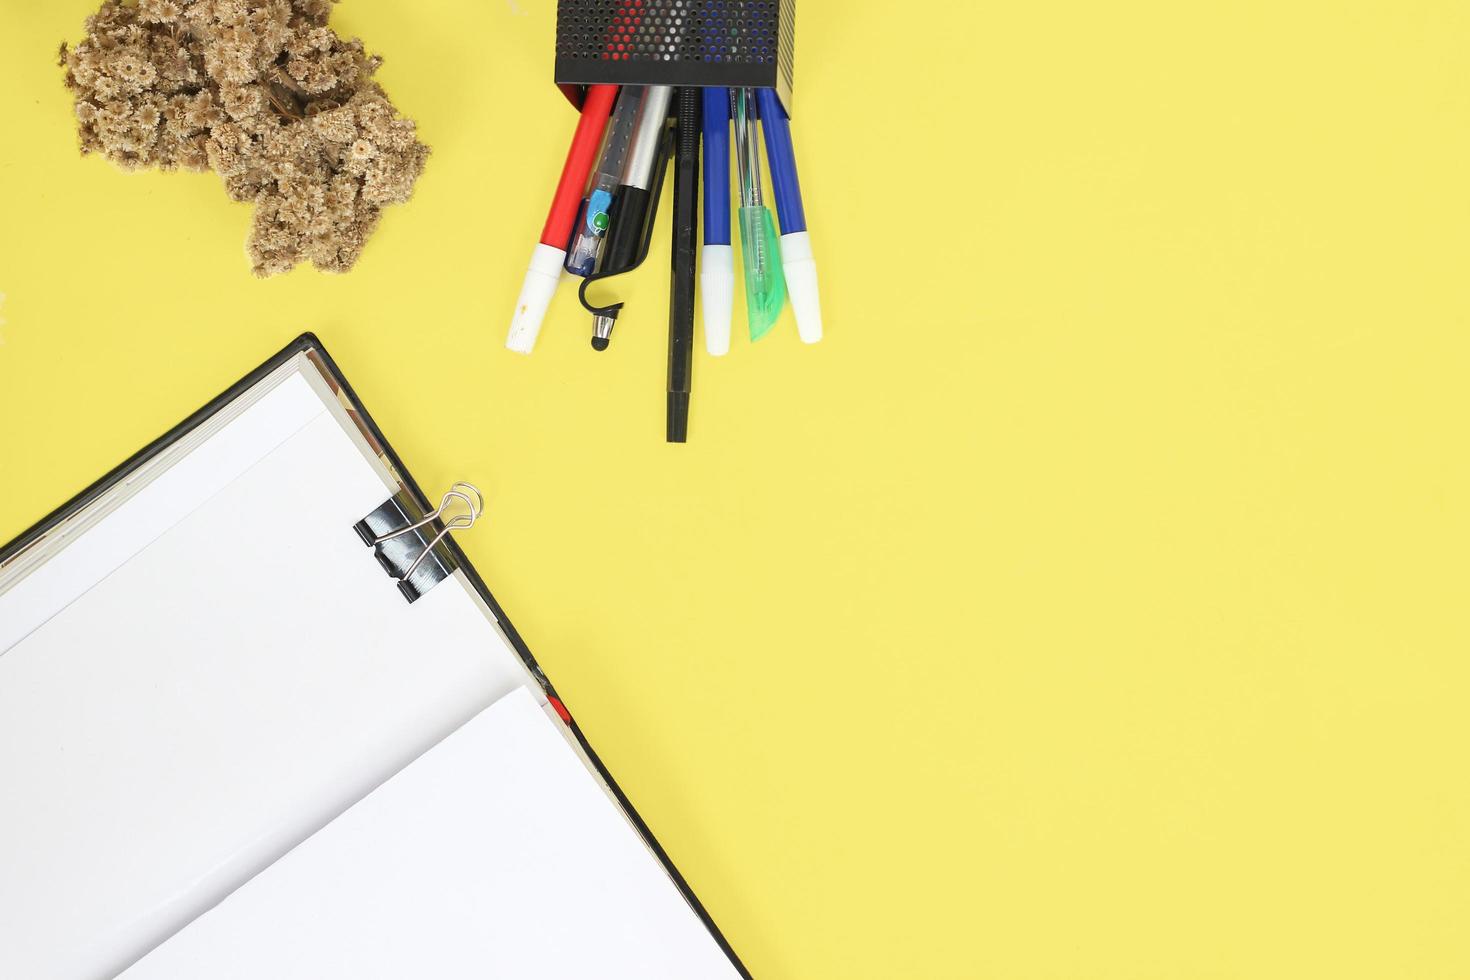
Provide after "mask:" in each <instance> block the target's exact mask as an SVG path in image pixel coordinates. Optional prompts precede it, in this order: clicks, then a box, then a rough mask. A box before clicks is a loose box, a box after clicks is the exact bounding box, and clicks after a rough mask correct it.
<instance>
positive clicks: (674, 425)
mask: <svg viewBox="0 0 1470 980" xmlns="http://www.w3.org/2000/svg"><path fill="white" fill-rule="evenodd" d="M677 99H678V114H677V116H676V123H675V125H676V126H677V132H676V133H675V135H674V138H675V151H674V248H673V253H674V255H673V276H672V281H671V283H670V287H669V397H668V441H669V442H684V441H685V440H687V439H688V437H689V392H690V387H691V385H690V382H691V380H692V379H691V375H692V374H693V372H694V262H695V255H696V252H697V250H698V244H697V242H698V233H697V227H696V226H697V224H698V220H699V125H700V107H701V104H702V102H703V98H702V96H701V95H700V91H699V89H697V88H691V87H686V88H681V89H679V93H678V95H677Z"/></svg>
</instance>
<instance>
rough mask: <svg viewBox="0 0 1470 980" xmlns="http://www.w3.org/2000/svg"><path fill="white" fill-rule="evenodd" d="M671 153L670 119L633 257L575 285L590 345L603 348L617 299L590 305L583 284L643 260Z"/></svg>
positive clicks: (619, 305)
mask: <svg viewBox="0 0 1470 980" xmlns="http://www.w3.org/2000/svg"><path fill="white" fill-rule="evenodd" d="M673 156H674V127H673V124H672V123H670V124H668V125H666V126H665V127H664V131H663V135H662V136H661V137H660V139H659V144H658V156H657V157H655V158H654V163H653V175H652V176H653V179H652V186H651V187H650V188H649V194H648V206H647V207H646V208H645V209H644V214H643V223H642V225H641V227H642V229H643V237H642V239H641V241H640V242H639V244H638V252H637V254H636V255H635V256H634V258H633V261H632V262H631V263H629V264H628V265H626V266H624V267H622V268H614V269H598V270H597V271H596V272H594V273H592V275H590V276H588V277H587V278H585V279H583V280H582V285H581V286H580V287H579V288H578V289H577V298H578V299H579V300H581V302H582V308H583V309H585V310H586V311H587V312H588V313H591V314H592V346H593V348H595V349H596V350H607V345H608V340H609V338H610V337H611V336H612V328H613V325H614V324H616V323H617V320H618V314H619V313H621V312H622V309H623V304H622V303H621V302H618V303H613V304H611V305H609V306H593V305H592V303H591V302H590V301H589V300H588V299H587V288H588V287H589V286H591V285H592V284H593V283H596V282H603V281H605V280H608V279H611V278H613V277H614V276H621V275H625V274H626V273H629V272H632V271H634V270H635V269H637V268H638V267H639V266H641V265H642V264H643V260H644V259H646V258H648V250H649V247H650V245H651V244H652V242H653V226H654V224H655V223H656V222H657V220H658V202H659V198H661V197H662V196H663V189H664V174H665V173H666V172H667V171H668V169H669V162H670V161H671V160H672V159H673Z"/></svg>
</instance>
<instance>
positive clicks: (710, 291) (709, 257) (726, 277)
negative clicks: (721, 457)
mask: <svg viewBox="0 0 1470 980" xmlns="http://www.w3.org/2000/svg"><path fill="white" fill-rule="evenodd" d="M699 291H700V297H701V298H702V299H703V301H704V346H705V349H706V350H708V351H709V352H710V353H711V354H713V355H714V356H716V357H719V356H721V355H723V354H727V353H729V352H730V320H731V317H732V315H733V311H734V308H735V249H734V247H733V246H732V243H731V238H730V90H729V89H727V88H723V87H711V88H706V89H705V90H704V249H703V250H702V252H701V253H700V273H699Z"/></svg>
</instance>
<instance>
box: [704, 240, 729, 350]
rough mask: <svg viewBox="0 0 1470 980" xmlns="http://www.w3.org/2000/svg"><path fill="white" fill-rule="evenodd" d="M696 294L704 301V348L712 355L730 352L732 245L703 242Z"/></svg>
mask: <svg viewBox="0 0 1470 980" xmlns="http://www.w3.org/2000/svg"><path fill="white" fill-rule="evenodd" d="M699 294H700V296H701V298H703V300H704V347H705V350H707V351H709V352H710V353H711V354H713V355H714V356H715V357H723V356H724V355H726V354H728V353H730V318H731V316H732V314H733V311H734V309H735V248H734V246H731V245H706V246H704V250H703V251H702V252H701V254H700V270H699Z"/></svg>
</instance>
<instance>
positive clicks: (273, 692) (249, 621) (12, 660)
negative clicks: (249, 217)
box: [0, 378, 526, 980]
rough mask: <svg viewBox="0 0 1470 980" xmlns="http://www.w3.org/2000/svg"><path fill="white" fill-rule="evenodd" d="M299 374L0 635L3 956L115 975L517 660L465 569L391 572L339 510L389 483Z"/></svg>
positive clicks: (42, 972) (35, 977) (483, 694)
mask: <svg viewBox="0 0 1470 980" xmlns="http://www.w3.org/2000/svg"><path fill="white" fill-rule="evenodd" d="M300 383H301V379H299V378H297V379H295V380H294V382H293V383H292V385H291V387H289V388H287V389H285V390H286V391H287V393H288V394H287V397H288V398H290V399H299V396H300V395H301V394H302V392H303V391H304V393H305V394H306V395H307V396H308V397H310V398H313V399H316V402H317V404H316V410H314V411H311V412H310V413H308V416H307V417H308V418H310V421H308V422H306V423H305V425H304V427H300V428H298V429H295V430H292V431H294V434H291V432H290V431H286V432H281V431H280V429H281V426H279V425H276V424H275V422H274V421H272V419H279V418H283V417H284V416H276V415H272V416H271V417H270V418H269V419H265V418H264V416H262V415H260V414H258V413H271V412H273V411H274V409H273V408H272V407H271V404H269V403H264V402H263V403H261V404H258V405H256V406H254V407H252V408H251V409H249V410H248V411H247V412H246V414H245V415H243V416H241V418H240V419H239V420H237V422H236V423H234V426H233V429H234V431H241V430H242V429H243V430H249V431H257V430H262V431H267V432H268V433H269V438H267V439H266V441H265V443H259V442H258V441H257V443H258V445H259V452H257V454H256V458H257V459H258V460H259V461H258V462H256V463H255V464H254V465H252V466H249V467H248V468H246V469H244V470H243V471H236V472H233V473H231V472H227V471H221V472H216V471H214V470H210V472H209V473H207V474H205V476H206V477H207V478H206V479H204V481H203V483H202V484H200V485H204V484H209V486H208V487H206V490H207V492H206V493H205V494H204V495H203V496H202V497H201V496H200V495H198V494H194V495H193V496H191V497H190V499H189V501H188V506H187V507H186V508H185V509H184V510H183V512H182V513H179V512H177V511H174V512H170V514H168V515H166V516H167V519H162V518H159V519H157V520H154V521H153V523H151V524H148V527H147V528H146V530H147V533H146V534H142V535H138V534H136V533H133V532H135V531H136V530H137V528H138V524H137V523H136V522H135V521H133V519H132V518H128V519H122V518H121V517H120V516H119V515H120V514H121V512H119V513H118V514H114V515H113V517H114V518H119V520H118V522H116V523H115V524H114V525H113V527H115V528H120V529H122V530H121V531H119V532H118V533H120V534H122V535H123V536H124V537H128V535H129V534H131V537H129V538H128V539H129V540H131V541H132V542H133V545H132V547H133V548H134V549H135V550H136V553H134V554H132V555H130V556H128V555H122V554H119V553H118V552H116V551H115V550H112V545H111V543H110V542H111V541H112V539H108V541H105V542H104V543H106V544H108V545H109V547H108V549H104V550H105V551H106V555H105V557H106V562H105V564H107V565H109V566H110V567H108V568H106V569H104V570H103V571H102V572H101V573H100V574H99V575H98V576H97V578H100V581H96V584H95V585H91V583H90V582H88V583H84V584H86V585H91V587H90V588H87V589H86V590H85V591H84V592H83V593H82V594H81V595H80V596H77V597H72V596H67V597H65V598H66V601H65V602H63V603H61V605H60V606H58V609H59V611H58V612H56V613H55V614H54V615H50V616H49V617H47V618H45V620H44V622H41V623H39V624H38V625H34V626H33V627H32V628H30V629H27V630H26V631H25V636H24V639H21V640H20V641H19V642H18V643H15V644H14V645H13V646H12V647H10V649H8V650H7V651H6V652H5V653H4V654H3V655H0V978H5V980H11V978H14V980H103V978H111V977H114V976H115V975H116V974H117V973H118V972H119V971H121V970H122V969H124V968H125V967H127V966H128V965H129V964H130V963H132V962H133V961H134V960H136V959H137V958H138V957H139V956H141V955H143V954H144V953H145V952H147V951H148V950H149V949H151V948H153V947H154V946H155V945H157V944H158V943H159V942H162V941H163V940H164V939H166V938H167V937H168V936H170V935H172V934H173V933H174V932H175V931H177V930H178V929H180V928H182V927H183V926H184V925H185V924H187V923H188V922H190V921H192V920H193V919H194V918H195V917H196V916H197V915H199V914H200V913H201V912H203V911H204V910H206V909H208V908H210V907H211V906H212V905H214V904H215V903H216V902H218V901H219V900H220V899H222V898H224V897H225V896H226V895H227V894H229V893H230V892H231V891H232V890H234V889H235V888H236V887H238V886H239V885H240V884H241V883H243V882H244V881H246V880H248V879H249V878H250V877H251V876H253V875H254V874H255V873H257V872H258V871H260V870H261V869H262V868H264V867H266V866H267V865H268V864H270V863H271V862H272V861H274V860H275V859H276V858H277V857H279V856H280V855H281V854H283V853H285V852H286V851H287V850H289V849H290V848H291V847H293V846H295V845H296V844H297V843H299V842H300V841H301V840H303V839H304V838H306V837H307V836H308V835H309V834H311V833H313V832H314V831H316V830H317V829H318V828H320V827H321V826H323V825H324V824H326V823H327V822H328V821H329V820H331V819H332V818H333V817H335V816H336V815H337V814H339V813H340V812H342V810H343V809H345V808H346V807H348V806H350V805H351V804H353V803H354V802H356V801H357V800H359V799H361V798H362V797H363V795H364V794H366V793H367V792H369V791H370V790H371V789H372V788H373V787H374V786H376V785H378V784H379V783H380V782H382V780H384V779H386V778H387V777H388V776H390V775H392V774H393V773H394V772H396V771H397V770H398V769H400V768H401V767H402V766H404V765H406V764H407V763H408V762H409V761H411V760H412V759H414V758H416V757H417V756H418V755H419V754H420V753H421V752H423V751H424V750H425V749H427V748H429V747H431V746H433V745H434V744H436V743H437V742H438V741H439V740H440V739H442V738H443V737H444V736H445V735H446V734H448V733H449V732H451V731H453V730H454V729H455V728H456V727H458V726H459V725H461V724H463V723H464V721H465V720H466V719H468V718H470V717H473V716H474V715H475V714H476V713H477V712H478V711H480V710H481V709H483V708H484V707H486V706H487V705H489V704H491V703H493V702H494V701H495V700H496V699H497V698H499V697H500V696H501V695H503V694H505V693H506V692H508V691H511V690H514V689H515V688H517V687H518V686H519V685H521V684H522V683H524V682H525V680H526V674H525V671H524V669H523V668H522V666H521V664H520V662H519V660H518V658H517V657H516V655H515V653H514V651H513V650H512V649H511V648H510V647H509V646H508V645H507V644H506V643H505V641H504V639H503V637H502V636H501V635H500V633H499V631H498V630H497V629H496V628H495V627H494V625H493V624H492V623H491V621H490V620H489V619H488V618H486V616H485V615H484V614H483V613H482V611H481V609H480V607H479V606H478V605H477V604H476V602H475V600H474V599H473V598H472V595H471V593H470V591H469V590H468V589H467V588H466V587H465V586H464V584H463V583H462V582H461V581H460V580H459V579H458V578H453V579H450V580H448V581H446V582H444V583H442V584H441V585H440V586H438V587H437V588H435V589H433V590H431V591H430V592H429V593H428V594H427V595H426V596H425V597H424V598H423V599H421V600H420V601H419V602H417V603H415V604H413V605H409V604H408V603H406V602H405V601H404V600H403V598H402V596H400V595H399V593H398V591H397V589H395V588H394V585H393V582H392V580H391V579H389V578H388V576H386V575H385V574H384V573H383V571H382V569H381V567H380V566H379V565H378V564H377V562H376V561H374V559H373V557H372V554H371V552H370V551H369V549H367V548H366V547H365V546H364V545H363V544H362V542H361V541H360V540H359V539H358V537H357V536H356V535H355V534H354V533H353V530H352V525H353V523H354V522H356V521H357V520H359V519H360V518H361V517H363V516H364V515H365V514H367V513H368V512H369V511H370V510H372V509H373V508H374V507H376V506H377V505H378V504H380V503H382V501H383V500H384V499H386V497H387V496H388V495H389V492H390V491H389V490H388V489H387V488H386V487H385V486H384V482H383V480H382V478H381V477H380V476H379V475H378V474H377V473H376V472H374V471H373V469H372V467H371V466H369V464H368V463H367V461H366V460H365V459H364V457H363V456H362V454H361V452H360V451H359V450H358V448H357V447H356V445H355V444H354V443H353V442H352V441H351V440H350V438H349V437H348V435H347V434H346V432H345V431H344V430H343V429H342V427H341V426H340V424H339V423H338V421H337V420H336V419H335V418H334V417H333V415H332V414H330V413H329V412H325V411H321V409H322V408H323V407H324V403H323V402H322V401H321V400H320V399H319V398H318V397H317V395H316V394H315V393H314V392H312V391H311V389H310V388H308V387H303V386H299V385H300ZM298 407H299V404H298ZM293 417H295V416H293ZM263 419H264V421H265V422H269V423H270V424H267V425H262V424H261V423H262V420H263ZM227 431H229V430H227ZM276 435H280V437H281V439H280V440H276V439H275V436H276ZM216 438H219V437H218V436H217V437H216ZM272 446H274V448H273V449H272V448H271V447H272ZM214 451H215V450H214V449H212V448H211V445H210V444H206V445H205V447H203V448H201V449H200V450H197V451H196V452H195V454H194V455H193V456H191V457H190V459H191V461H192V460H194V459H201V460H205V459H209V458H210V454H211V453H213V452H214ZM262 456H263V458H261V457H262ZM232 458H236V459H238V456H237V455H236V456H232ZM223 476H228V477H229V479H227V480H226V479H222V477H223ZM217 477H218V478H220V479H216V478H217ZM163 482H164V481H163V480H160V481H159V483H160V484H163ZM215 482H218V483H219V484H220V485H219V486H215V485H214V483H215ZM137 499H138V500H141V499H143V498H142V497H140V498H137ZM154 499H155V500H156V499H157V498H156V495H154ZM135 502H136V501H135ZM150 506H151V505H150ZM155 516H156V515H155ZM109 520H111V518H109ZM105 531H106V529H101V530H100V531H99V529H98V528H94V529H92V530H91V531H88V532H86V534H84V535H82V536H81V537H80V538H79V539H78V542H86V541H87V540H88V538H89V537H90V536H91V535H93V534H97V533H103V532H105ZM108 533H110V532H108ZM73 546H75V545H73ZM64 554H65V553H63V555H64ZM61 560H62V559H61V558H60V557H58V558H57V559H53V561H61ZM42 570H43V571H44V568H43V569H42ZM109 573H110V574H109ZM103 576H105V577H103ZM84 578H85V576H84ZM16 594H17V593H15V592H12V593H11V595H12V596H13V595H16ZM12 608H14V607H12Z"/></svg>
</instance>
